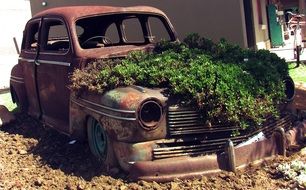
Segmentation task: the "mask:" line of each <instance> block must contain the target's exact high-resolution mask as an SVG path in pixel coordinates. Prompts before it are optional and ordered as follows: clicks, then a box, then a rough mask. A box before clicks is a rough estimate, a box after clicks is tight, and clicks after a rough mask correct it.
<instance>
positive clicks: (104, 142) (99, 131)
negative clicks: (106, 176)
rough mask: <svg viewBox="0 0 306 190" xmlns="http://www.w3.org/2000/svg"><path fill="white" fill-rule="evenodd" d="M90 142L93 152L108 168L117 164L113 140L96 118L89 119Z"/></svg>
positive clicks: (88, 132) (88, 134)
mask: <svg viewBox="0 0 306 190" xmlns="http://www.w3.org/2000/svg"><path fill="white" fill-rule="evenodd" d="M87 136H88V144H89V148H90V150H91V152H92V154H93V155H94V156H95V158H97V160H98V161H99V162H100V163H101V164H102V166H103V167H105V169H106V170H109V169H110V168H112V167H114V166H117V160H116V158H115V154H114V151H113V147H112V144H111V141H110V139H109V137H108V135H107V132H106V130H105V129H104V128H103V126H102V125H101V124H100V123H99V122H98V121H97V120H95V119H94V118H92V117H90V118H89V119H88V120H87Z"/></svg>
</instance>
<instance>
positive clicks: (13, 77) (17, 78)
mask: <svg viewBox="0 0 306 190" xmlns="http://www.w3.org/2000/svg"><path fill="white" fill-rule="evenodd" d="M11 78H12V79H15V80H24V78H21V77H15V76H13V75H11Z"/></svg>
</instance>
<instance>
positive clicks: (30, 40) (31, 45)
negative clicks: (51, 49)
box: [23, 22, 39, 51]
mask: <svg viewBox="0 0 306 190" xmlns="http://www.w3.org/2000/svg"><path fill="white" fill-rule="evenodd" d="M38 29H39V22H35V23H30V25H29V26H28V27H27V31H26V35H25V38H26V39H23V40H24V43H25V45H24V48H25V49H26V50H29V51H36V50H37V43H38Z"/></svg>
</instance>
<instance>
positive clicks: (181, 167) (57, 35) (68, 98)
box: [10, 6, 291, 181]
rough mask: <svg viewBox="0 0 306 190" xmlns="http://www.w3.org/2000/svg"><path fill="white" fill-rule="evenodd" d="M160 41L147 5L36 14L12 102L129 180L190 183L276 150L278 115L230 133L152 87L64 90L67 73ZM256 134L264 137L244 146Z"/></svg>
mask: <svg viewBox="0 0 306 190" xmlns="http://www.w3.org/2000/svg"><path fill="white" fill-rule="evenodd" d="M154 27H157V29H154ZM161 39H163V40H165V39H166V40H169V41H176V40H177V36H176V33H175V31H174V28H173V27H172V25H171V23H170V22H169V20H168V18H167V16H166V15H165V14H164V13H163V12H161V11H160V10H158V9H155V8H152V7H144V6H138V7H105V6H76V7H62V8H54V9H49V10H46V11H43V12H41V13H38V14H37V15H35V16H34V17H33V18H32V19H31V20H30V21H29V22H28V23H27V24H26V27H25V31H24V37H23V43H22V48H21V54H20V57H19V62H18V64H17V65H16V66H15V67H14V68H13V69H12V72H11V81H10V84H11V94H12V98H13V100H14V101H15V102H16V103H17V104H18V106H19V108H20V109H21V110H22V111H25V112H27V113H29V114H30V115H33V116H36V117H37V118H39V119H40V120H41V121H42V122H43V123H44V124H46V125H48V126H51V127H53V128H55V129H57V130H58V131H60V132H62V133H65V134H67V135H70V136H71V137H73V138H83V139H86V138H87V139H88V141H89V145H90V148H91V150H92V152H93V154H94V155H95V156H96V157H97V158H98V159H99V160H100V162H99V163H97V164H105V165H106V167H107V168H109V167H112V166H115V165H119V166H120V167H121V168H122V169H124V170H125V171H127V172H128V173H129V175H130V177H131V178H132V179H144V180H155V181H168V180H171V179H173V178H176V177H178V178H190V177H195V176H200V175H203V174H212V173H215V172H219V171H221V170H235V169H236V168H237V167H238V166H240V167H242V166H245V164H247V163H249V162H252V161H256V160H261V159H264V158H267V157H270V156H273V155H276V154H284V146H285V145H284V138H283V137H284V134H283V132H282V130H280V128H282V127H283V128H286V127H288V126H290V122H291V121H290V117H289V116H286V115H284V116H283V117H282V118H281V119H280V120H277V121H276V120H273V119H267V122H266V123H265V124H264V127H262V128H261V129H260V130H258V131H254V132H253V133H251V134H241V135H238V136H235V137H232V136H231V134H232V132H233V131H235V130H239V128H238V127H237V126H222V125H214V124H212V125H208V124H207V123H206V122H205V121H203V119H202V117H201V114H200V112H199V111H198V109H197V108H195V107H188V106H187V107H186V106H180V105H177V103H176V101H175V100H173V99H171V97H165V96H164V95H163V94H162V93H161V89H149V88H144V87H140V86H128V87H121V88H117V89H114V90H110V91H108V92H106V93H104V94H93V93H89V92H84V93H81V94H76V93H75V92H73V91H71V90H70V89H69V88H68V87H69V84H70V81H69V75H70V74H71V73H72V72H73V71H74V70H75V69H82V68H84V67H86V66H87V65H88V64H89V63H90V62H91V61H93V60H96V59H107V58H109V59H113V58H120V57H124V56H126V55H127V54H128V52H130V51H133V50H144V51H150V50H151V49H152V48H153V47H154V44H155V43H156V42H157V41H159V40H161ZM259 133H264V138H262V137H260V138H258V139H256V140H252V138H251V137H253V136H254V135H257V136H258V134H259ZM250 141H252V142H250ZM253 141H254V142H253ZM255 141H256V142H255ZM243 143H244V144H243Z"/></svg>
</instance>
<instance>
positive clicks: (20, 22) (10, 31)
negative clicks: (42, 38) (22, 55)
mask: <svg viewBox="0 0 306 190" xmlns="http://www.w3.org/2000/svg"><path fill="white" fill-rule="evenodd" d="M29 18H31V9H30V1H29V0H10V1H5V2H3V3H2V4H1V6H0V26H1V30H0V60H1V61H0V90H1V89H3V88H7V87H8V86H9V78H10V72H11V68H12V67H13V66H14V65H15V64H17V61H18V54H17V52H16V48H15V45H14V42H13V37H16V38H17V42H18V44H19V47H20V45H21V40H22V33H23V30H24V26H25V24H26V22H27V21H28V19H29Z"/></svg>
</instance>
